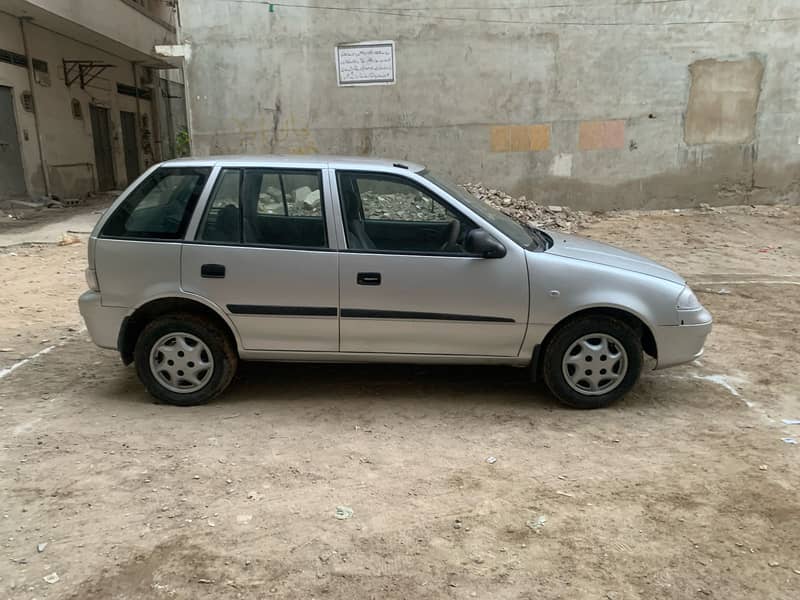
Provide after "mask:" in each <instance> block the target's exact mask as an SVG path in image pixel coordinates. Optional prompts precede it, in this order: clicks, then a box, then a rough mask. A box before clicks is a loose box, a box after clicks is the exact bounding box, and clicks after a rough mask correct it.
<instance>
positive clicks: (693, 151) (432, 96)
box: [181, 0, 800, 209]
mask: <svg viewBox="0 0 800 600" xmlns="http://www.w3.org/2000/svg"><path fill="white" fill-rule="evenodd" d="M293 4H294V6H292V5H293ZM521 5H524V8H520V6H521ZM315 6H316V7H318V8H314V7H315ZM181 24H182V27H181V30H182V36H183V40H182V41H183V42H184V43H185V44H186V46H187V48H189V51H187V52H186V56H187V62H186V66H185V68H186V77H187V81H188V83H189V88H190V93H191V98H190V102H189V106H190V129H191V132H192V142H193V149H194V151H195V152H196V153H198V154H217V153H223V154H224V153H242V152H246V153H254V152H289V153H296V152H320V153H348V154H359V155H382V156H388V157H396V158H408V159H413V160H415V161H419V162H423V163H425V164H427V165H429V166H430V167H431V168H434V169H436V170H438V171H442V172H444V173H447V174H449V175H451V176H452V178H454V179H458V180H460V181H477V180H481V181H483V182H484V183H487V184H490V185H492V186H496V187H503V188H505V189H506V190H508V191H510V192H513V193H516V194H526V195H527V196H528V197H529V198H533V199H535V200H537V201H540V202H542V203H547V204H567V205H571V206H574V207H579V208H602V209H604V208H611V207H664V206H690V205H693V204H698V203H701V202H708V203H711V204H723V203H730V202H742V201H757V200H758V199H759V198H767V197H769V198H774V197H776V196H778V197H780V196H781V195H792V194H795V193H796V191H797V188H798V182H799V181H800V145H798V137H799V136H800V131H798V129H797V127H795V126H794V125H795V123H797V122H798V117H800V61H797V54H798V51H799V50H800V41H798V40H800V5H798V3H797V0H774V1H772V2H763V1H761V0H741V1H738V2H730V1H729V0H706V1H704V2H693V1H680V0H674V1H673V0H668V1H666V2H665V1H663V0H658V1H655V0H652V1H651V0H641V1H638V2H610V1H609V0H584V1H582V2H580V3H569V2H546V1H545V0H537V1H536V2H524V3H523V2H519V1H518V0H495V1H493V2H490V3H488V4H487V3H485V2H478V1H476V0H458V1H456V0H438V1H437V2H428V3H424V2H418V1H417V0H413V1H412V0H401V1H399V2H397V1H394V0H392V1H389V0H376V1H374V2H369V3H366V2H357V1H355V0H352V1H351V0H348V1H347V2H337V3H332V2H313V1H309V2H298V3H291V2H286V3H278V4H273V5H270V4H269V3H267V2H264V3H257V2H239V1H234V0H181ZM364 42H377V43H375V44H372V45H370V44H366V45H362V46H360V47H359V46H352V44H353V43H364ZM337 58H338V61H337Z"/></svg>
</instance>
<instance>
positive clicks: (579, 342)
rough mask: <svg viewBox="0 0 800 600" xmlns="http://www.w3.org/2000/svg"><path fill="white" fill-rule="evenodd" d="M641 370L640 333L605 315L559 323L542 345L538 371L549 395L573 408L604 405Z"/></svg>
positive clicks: (629, 385)
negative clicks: (558, 326) (547, 340)
mask: <svg viewBox="0 0 800 600" xmlns="http://www.w3.org/2000/svg"><path fill="white" fill-rule="evenodd" d="M641 371H642V342H641V334H640V332H638V331H637V330H636V329H634V328H633V327H631V326H630V325H628V324H627V323H626V322H624V321H621V320H619V319H615V318H614V317H610V316H606V315H588V316H585V317H579V318H577V319H575V320H574V321H571V322H569V323H567V324H566V325H564V326H563V327H561V328H560V329H559V330H558V331H557V332H556V333H555V335H554V336H553V338H552V339H551V340H550V342H549V343H548V345H547V348H546V349H545V354H544V363H543V365H542V374H543V376H544V380H545V383H546V384H547V387H548V388H550V391H551V392H552V393H553V395H555V396H556V398H558V399H559V400H560V401H561V402H563V403H564V404H566V405H568V406H571V407H573V408H584V409H588V408H603V407H606V406H608V405H609V404H611V403H612V402H614V401H615V400H618V399H619V398H621V397H622V396H624V395H625V394H626V393H628V391H629V390H630V389H631V388H632V387H633V386H634V384H635V383H636V381H637V380H638V379H639V374H640V373H641Z"/></svg>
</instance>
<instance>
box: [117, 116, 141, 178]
mask: <svg viewBox="0 0 800 600" xmlns="http://www.w3.org/2000/svg"><path fill="white" fill-rule="evenodd" d="M119 117H120V123H121V124H122V148H123V150H124V152H125V175H126V176H127V178H128V183H131V182H132V181H133V180H134V179H136V178H137V177H138V176H139V173H141V167H140V166H139V147H138V145H137V143H136V113H132V112H127V111H124V110H123V111H120V113H119Z"/></svg>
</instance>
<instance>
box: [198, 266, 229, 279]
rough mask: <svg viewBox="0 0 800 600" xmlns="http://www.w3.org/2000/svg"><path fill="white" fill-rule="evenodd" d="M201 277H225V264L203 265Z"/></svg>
mask: <svg viewBox="0 0 800 600" xmlns="http://www.w3.org/2000/svg"><path fill="white" fill-rule="evenodd" d="M200 277H204V278H205V279H225V265H203V266H202V267H200Z"/></svg>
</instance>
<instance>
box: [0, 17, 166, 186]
mask: <svg viewBox="0 0 800 600" xmlns="http://www.w3.org/2000/svg"><path fill="white" fill-rule="evenodd" d="M25 28H26V34H27V37H28V46H29V51H30V55H31V56H32V57H33V58H35V59H40V60H44V61H46V62H47V64H48V72H49V85H43V84H42V83H34V86H35V88H34V97H35V99H36V103H37V104H36V108H37V110H38V115H39V121H40V127H41V132H42V145H43V149H44V157H45V162H46V164H47V165H48V170H49V174H50V182H51V193H53V194H57V195H59V196H62V197H71V196H78V195H81V194H84V193H86V192H88V191H92V190H96V189H97V184H96V173H95V170H94V163H95V158H94V146H93V140H92V126H91V119H90V114H89V105H90V104H95V105H98V106H103V107H105V108H108V109H109V114H110V119H111V144H112V153H113V163H114V178H115V181H116V184H117V186H124V185H125V184H126V183H127V176H126V171H125V158H124V152H123V145H122V129H121V123H120V111H129V112H133V113H135V112H136V99H135V98H134V97H132V96H125V95H121V94H119V93H118V92H117V83H123V84H127V85H134V77H133V70H132V65H131V63H130V62H128V61H126V60H123V59H120V58H118V57H116V56H114V55H111V54H108V53H105V52H103V51H101V50H99V49H97V48H95V47H91V46H87V45H85V44H82V43H81V42H79V41H77V40H74V39H70V38H68V37H64V36H61V35H58V34H55V33H53V32H51V31H49V30H46V29H42V28H40V27H38V26H37V25H35V24H26V25H25ZM0 40H1V41H0V48H3V49H5V50H11V51H13V52H17V53H19V54H24V47H23V43H22V35H21V31H20V24H19V20H18V19H16V18H14V17H12V16H10V15H7V14H4V13H2V12H0ZM65 58H66V59H70V60H99V61H103V62H106V63H108V64H112V65H114V66H113V68H110V69H107V70H106V71H105V72H103V74H102V75H101V76H100V77H98V78H97V79H95V80H94V81H92V82H91V83H89V85H87V86H86V88H85V89H81V87H80V84H79V83H78V82H75V83H73V84H72V85H71V86H70V87H67V86H66V85H65V84H64V72H63V68H62V59H65ZM139 83H141V82H139ZM0 85H3V86H9V87H11V88H12V90H13V95H14V100H15V102H14V104H15V108H16V118H17V127H18V129H19V130H20V131H19V134H20V140H21V150H22V159H23V168H24V170H25V180H26V184H27V187H28V191H29V193H31V194H34V195H36V194H43V193H44V178H43V172H42V165H41V161H40V160H39V149H38V142H37V137H36V125H35V122H34V115H33V113H32V112H27V111H26V110H24V108H23V106H22V103H21V101H20V98H21V95H22V94H23V92H26V91H29V90H30V85H29V82H28V72H27V69H26V68H24V67H21V66H15V65H10V64H8V63H4V62H0ZM140 87H141V86H140ZM156 91H157V90H156ZM73 99H77V100H78V101H79V102H80V105H81V112H82V115H83V118H82V119H76V118H74V117H73V116H72V100H73ZM139 108H140V112H141V114H142V115H145V116H146V117H147V119H148V121H149V123H151V125H150V127H151V131H150V134H151V137H152V122H153V114H152V112H153V111H152V109H151V103H150V102H149V101H147V100H143V99H140V100H139ZM140 151H141V155H140V163H141V166H142V168H145V167H146V166H147V164H152V163H153V162H154V160H155V156H154V153H153V151H152V149H150V150H149V151H148V149H147V148H146V147H140Z"/></svg>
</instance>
